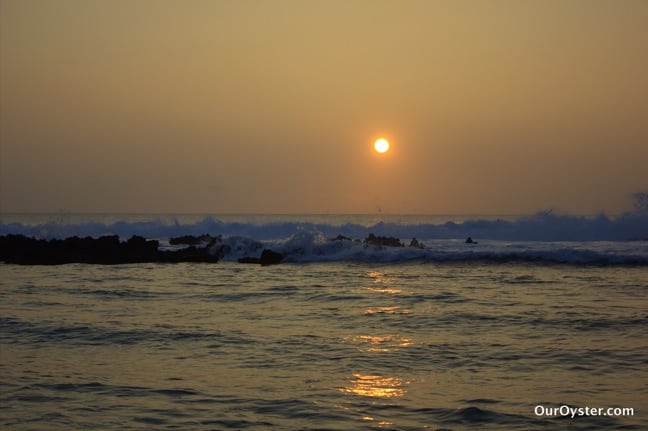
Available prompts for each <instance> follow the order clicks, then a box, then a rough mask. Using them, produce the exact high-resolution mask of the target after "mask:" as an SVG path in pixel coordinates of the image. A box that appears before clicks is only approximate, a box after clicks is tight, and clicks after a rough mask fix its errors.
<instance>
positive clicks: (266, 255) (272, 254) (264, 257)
mask: <svg viewBox="0 0 648 431" xmlns="http://www.w3.org/2000/svg"><path fill="white" fill-rule="evenodd" d="M282 259H283V254H281V253H277V252H276V251H272V250H270V249H267V248H266V249H264V250H263V252H261V257H260V258H259V263H260V264H261V265H276V264H277V263H280V262H281V260H282Z"/></svg>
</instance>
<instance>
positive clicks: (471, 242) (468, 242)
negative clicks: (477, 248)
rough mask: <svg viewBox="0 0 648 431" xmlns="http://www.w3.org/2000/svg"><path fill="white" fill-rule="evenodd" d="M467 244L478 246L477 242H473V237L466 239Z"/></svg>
mask: <svg viewBox="0 0 648 431" xmlns="http://www.w3.org/2000/svg"><path fill="white" fill-rule="evenodd" d="M466 244H477V241H473V239H472V238H471V237H468V238H466Z"/></svg>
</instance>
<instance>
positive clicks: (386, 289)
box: [340, 271, 413, 428]
mask: <svg viewBox="0 0 648 431" xmlns="http://www.w3.org/2000/svg"><path fill="white" fill-rule="evenodd" d="M367 277H368V278H370V279H372V281H373V284H374V287H369V288H368V290H369V291H371V292H373V293H375V294H377V295H385V298H386V299H390V300H393V298H394V297H395V296H396V295H398V294H400V293H401V292H402V291H401V289H397V288H394V287H391V286H390V285H391V284H393V283H394V279H393V278H391V277H387V276H385V274H384V273H383V272H380V271H370V272H368V273H367ZM382 313H384V314H409V313H410V310H409V309H403V308H402V307H401V306H399V305H387V306H384V307H375V308H368V309H366V310H365V311H364V312H363V314H365V315H372V314H382ZM346 339H347V341H351V342H352V343H354V344H357V345H358V350H360V351H364V352H370V353H373V354H376V355H381V354H385V353H389V352H394V351H397V350H399V349H404V348H407V347H408V346H410V345H412V344H413V340H412V339H411V338H409V337H405V336H401V335H398V334H382V335H367V334H363V335H356V336H353V337H346ZM410 383H411V382H410V381H409V380H405V379H403V378H401V377H397V376H389V375H383V374H378V373H354V374H353V376H352V378H350V379H349V385H348V386H345V387H343V388H340V392H342V393H343V394H347V395H355V396H360V397H370V398H381V399H393V398H401V397H403V396H404V395H405V394H406V392H407V389H406V387H407V386H408V385H409V384H410ZM362 419H363V420H365V421H374V418H373V417H371V416H363V418H362ZM376 425H377V426H378V427H379V428H381V427H387V426H391V425H393V423H392V422H390V421H384V420H383V421H380V422H378V423H376Z"/></svg>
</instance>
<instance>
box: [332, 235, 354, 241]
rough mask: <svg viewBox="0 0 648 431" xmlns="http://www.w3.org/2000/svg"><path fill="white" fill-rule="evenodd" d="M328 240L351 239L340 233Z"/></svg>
mask: <svg viewBox="0 0 648 431" xmlns="http://www.w3.org/2000/svg"><path fill="white" fill-rule="evenodd" d="M329 241H353V239H351V238H349V237H348V236H344V235H341V234H340V235H338V236H336V237H335V238H330V239H329Z"/></svg>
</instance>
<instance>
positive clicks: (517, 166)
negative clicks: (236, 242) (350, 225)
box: [0, 0, 648, 214]
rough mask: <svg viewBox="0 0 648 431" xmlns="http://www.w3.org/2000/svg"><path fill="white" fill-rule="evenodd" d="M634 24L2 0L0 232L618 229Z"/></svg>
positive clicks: (640, 156)
mask: <svg viewBox="0 0 648 431" xmlns="http://www.w3.org/2000/svg"><path fill="white" fill-rule="evenodd" d="M646 22H648V2H646V1H641V0H638V1H630V0H620V1H596V0H588V1H578V0H573V1H567V2H566V1H551V0H550V1H484V2H479V1H404V2H396V1H359V0H358V1H312V2H311V1H308V2H304V1H271V0H268V1H191V0H188V1H179V0H178V1H164V0H151V1H148V0H138V1H129V0H111V1H99V0H78V1H77V0H74V1H70V0H55V1H45V0H42V1H36V0H0V211H1V212H16V211H27V212H30V211H59V210H65V211H70V212H172V213H179V212H191V213H224V212H235V213H236V212H259V213H373V212H376V211H378V210H379V209H380V210H382V211H383V212H388V213H431V214H449V213H462V214H511V213H530V212H535V211H538V210H544V209H549V208H554V209H555V210H557V211H562V212H570V213H593V212H598V211H607V212H611V213H614V212H619V211H622V210H625V209H629V208H630V200H629V195H630V194H631V193H633V192H636V191H646V190H647V189H648V169H646V160H648V80H647V79H646V76H648V50H647V49H646V46H648V26H646ZM383 135H384V136H387V137H388V138H390V140H391V142H392V150H391V151H390V153H389V154H388V155H386V156H380V157H378V156H376V155H375V154H374V153H373V151H372V149H371V144H372V142H373V140H374V139H375V138H376V137H378V136H383Z"/></svg>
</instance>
